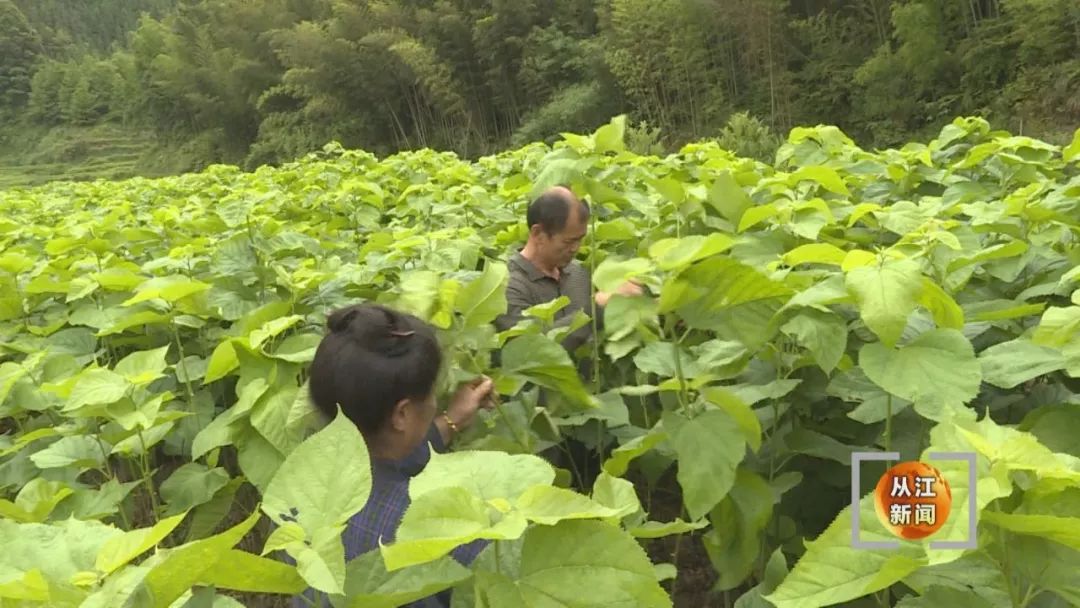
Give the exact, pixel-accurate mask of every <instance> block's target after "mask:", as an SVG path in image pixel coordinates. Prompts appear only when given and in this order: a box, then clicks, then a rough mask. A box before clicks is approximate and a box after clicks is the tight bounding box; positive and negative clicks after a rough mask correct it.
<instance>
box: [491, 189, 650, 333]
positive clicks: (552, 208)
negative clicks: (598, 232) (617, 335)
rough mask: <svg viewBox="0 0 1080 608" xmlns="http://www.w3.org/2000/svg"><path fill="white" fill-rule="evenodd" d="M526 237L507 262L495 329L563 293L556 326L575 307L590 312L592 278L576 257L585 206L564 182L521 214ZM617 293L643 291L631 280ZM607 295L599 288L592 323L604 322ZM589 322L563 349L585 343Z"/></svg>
mask: <svg viewBox="0 0 1080 608" xmlns="http://www.w3.org/2000/svg"><path fill="white" fill-rule="evenodd" d="M526 221H527V222H528V226H529V238H528V241H527V242H526V243H525V247H524V248H523V249H521V250H520V251H518V252H517V253H515V254H514V255H513V256H512V257H511V258H510V261H509V264H508V265H509V271H510V273H509V274H510V278H509V283H508V285H507V287H506V303H507V310H506V313H505V314H503V315H501V316H499V317H498V318H497V319H496V320H495V326H496V328H498V330H499V331H506V330H507V329H510V328H511V327H513V326H514V325H516V324H517V323H518V322H519V321H521V319H522V318H524V314H523V313H524V310H525V309H526V308H529V307H531V306H535V305H537V304H545V303H547V302H550V301H552V300H555V299H557V298H559V297H561V296H567V297H568V298H569V299H570V304H569V305H567V306H565V307H564V308H563V309H562V310H560V311H559V312H557V313H556V315H555V325H556V327H565V326H567V325H569V324H570V322H571V321H572V320H573V318H574V316H575V315H576V314H577V311H579V310H580V311H583V312H584V313H585V314H587V315H590V316H592V313H593V310H592V305H591V303H590V301H589V300H590V294H591V293H592V277H591V275H590V274H589V271H588V269H586V268H585V267H584V266H582V265H581V264H580V263H579V262H577V261H575V259H574V258H575V256H577V252H578V249H579V248H580V247H581V241H582V239H584V238H585V234H586V232H587V229H588V226H589V206H588V204H586V203H585V202H584V201H582V200H580V199H579V198H578V197H577V196H575V195H574V193H573V192H572V191H571V190H570V189H569V188H567V187H566V186H555V187H553V188H549V189H548V190H546V191H544V192H543V193H542V194H541V195H540V196H539V197H537V198H536V200H534V201H533V202H532V203H531V204H530V205H529V208H528V211H527V212H526ZM616 293H619V294H621V295H627V296H636V295H641V294H642V289H641V287H640V286H639V285H637V284H635V283H630V282H628V283H625V284H623V285H622V286H620V287H619V289H618V291H617V292H616ZM611 295H612V294H609V293H607V292H603V291H599V292H597V293H596V295H595V296H594V297H593V299H594V300H595V302H596V322H597V325H598V326H600V327H602V326H603V320H604V315H603V307H604V306H605V305H606V304H607V302H608V300H609V299H610V298H611ZM591 338H593V335H592V324H591V323H590V324H587V325H585V326H584V327H580V328H578V329H576V330H575V331H573V332H572V333H570V334H569V335H568V336H567V337H566V338H565V339H564V340H563V347H564V348H566V350H567V351H569V352H570V353H571V354H572V353H574V352H575V351H576V350H577V349H578V348H579V347H580V346H582V345H583V344H585V343H586V342H588V341H589V340H590V339H591Z"/></svg>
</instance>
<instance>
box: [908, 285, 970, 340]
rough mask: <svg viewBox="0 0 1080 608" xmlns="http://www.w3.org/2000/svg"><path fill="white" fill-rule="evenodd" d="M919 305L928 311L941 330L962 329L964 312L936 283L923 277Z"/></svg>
mask: <svg viewBox="0 0 1080 608" xmlns="http://www.w3.org/2000/svg"><path fill="white" fill-rule="evenodd" d="M919 304H921V305H922V306H923V307H924V308H926V309H927V310H928V311H930V314H932V315H933V316H934V322H935V323H937V326H938V327H940V328H943V329H946V328H947V329H963V328H964V311H963V309H961V308H960V305H959V304H957V303H956V300H954V299H953V298H952V296H950V295H949V294H948V293H946V292H945V290H944V289H942V288H941V287H940V286H939V285H938V284H937V283H935V282H933V281H931V280H930V279H928V278H926V277H923V292H922V295H921V296H920V297H919Z"/></svg>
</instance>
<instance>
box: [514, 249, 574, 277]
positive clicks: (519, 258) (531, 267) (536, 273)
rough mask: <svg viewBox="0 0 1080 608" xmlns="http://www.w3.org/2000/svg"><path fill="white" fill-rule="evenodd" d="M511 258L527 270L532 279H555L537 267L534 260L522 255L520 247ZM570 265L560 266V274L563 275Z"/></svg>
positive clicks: (526, 274) (518, 265)
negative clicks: (531, 260)
mask: <svg viewBox="0 0 1080 608" xmlns="http://www.w3.org/2000/svg"><path fill="white" fill-rule="evenodd" d="M510 260H511V261H512V262H513V263H514V264H515V265H517V267H518V268H520V269H522V270H524V271H525V276H527V277H529V280H530V281H539V280H540V279H552V280H554V278H552V277H550V276H548V275H546V274H544V273H543V271H541V270H540V269H539V268H537V267H536V264H533V263H532V262H530V261H529V259H528V258H526V257H525V256H523V255H521V250H520V249H518V250H517V251H516V252H515V253H514V255H513V256H512V257H511V258H510ZM569 266H570V265H569V264H567V265H566V266H563V267H562V268H559V275H560V276H562V275H564V274H566V269H567V268H568V267H569Z"/></svg>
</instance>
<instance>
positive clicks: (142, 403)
mask: <svg viewBox="0 0 1080 608" xmlns="http://www.w3.org/2000/svg"><path fill="white" fill-rule="evenodd" d="M624 124H625V123H624V119H623V118H622V117H619V118H616V119H614V120H612V122H611V123H610V124H608V125H606V126H604V127H602V128H601V129H599V130H598V131H597V132H595V133H592V134H587V135H576V134H565V135H564V138H563V139H562V140H561V141H560V142H559V143H557V144H556V145H554V146H547V145H543V144H532V145H528V146H525V147H523V148H521V149H518V150H512V151H508V152H505V153H502V154H499V155H497V156H493V157H488V158H484V159H481V160H479V161H477V162H473V163H470V162H465V161H462V160H459V159H458V158H456V157H454V156H453V155H451V154H445V153H437V152H434V151H430V150H424V151H416V152H410V153H403V154H400V155H397V156H393V157H390V158H385V159H382V160H380V159H377V158H375V157H373V156H371V155H369V154H367V153H364V152H361V151H346V150H342V149H340V148H337V147H335V146H329V147H327V148H326V149H325V150H324V151H323V152H321V153H319V154H314V155H311V156H309V157H308V158H305V159H303V160H301V161H299V162H296V163H294V164H290V165H286V166H283V167H280V168H276V169H271V168H264V169H261V170H259V171H256V172H253V173H244V172H241V171H239V170H237V169H235V168H232V167H221V166H219V167H212V168H210V169H208V170H206V171H205V172H202V173H199V174H192V175H184V176H179V177H170V178H165V179H155V180H146V179H132V180H127V181H121V182H95V183H79V184H72V183H54V184H50V185H46V186H43V187H40V188H37V189H33V190H9V191H6V192H0V425H2V429H0V433H2V435H0V486H2V488H3V499H0V546H2V547H3V551H2V552H0V605H3V606H5V607H6V606H56V607H68V606H70V607H76V606H77V607H83V608H90V607H101V608H105V607H119V606H131V607H142V606H154V607H170V606H177V607H181V606H190V607H195V606H200V607H201V606H214V607H228V606H237V605H243V606H284V605H288V602H289V601H291V597H292V596H294V595H296V594H297V593H299V592H301V591H302V590H304V589H306V588H309V587H311V588H314V589H316V590H318V591H320V592H322V593H323V594H324V595H325V596H327V597H329V598H330V599H331V600H332V601H333V602H334V605H337V606H358V607H359V606H362V607H364V608H368V607H379V606H385V607H390V606H396V605H399V604H401V603H404V602H407V601H410V600H413V599H416V598H419V597H424V596H426V595H430V594H432V593H434V592H438V591H440V590H444V589H451V588H452V589H453V604H454V606H455V607H456V608H466V607H472V606H476V607H491V608H503V607H518V606H522V607H533V608H555V607H573V608H584V607H594V606H595V607H599V606H605V607H609V606H610V607H615V606H619V607H626V608H630V607H635V608H636V607H641V608H652V607H663V606H678V607H680V608H681V607H682V606H687V607H693V608H697V607H701V606H727V607H731V606H735V607H737V608H768V607H775V608H813V607H818V606H834V605H842V606H867V607H873V606H881V607H884V606H897V607H901V608H930V607H935V608H936V607H940V606H949V607H959V608H981V607H998V606H1001V607H1031V608H1036V607H1038V608H1056V607H1065V606H1077V605H1080V574H1078V572H1080V441H1078V437H1080V269H1078V268H1080V247H1078V242H1080V131H1078V132H1077V137H1076V139H1075V140H1074V141H1073V143H1072V144H1071V145H1069V146H1066V147H1058V146H1053V145H1050V144H1047V143H1044V142H1041V141H1037V140H1033V139H1030V138H1026V137H1019V136H1013V135H1010V134H1008V133H999V132H993V131H991V130H990V128H989V126H988V125H987V123H985V122H984V121H982V120H980V119H957V120H956V121H955V122H954V123H953V124H951V125H948V126H946V127H945V128H944V129H943V130H942V131H941V132H940V135H939V136H938V137H937V138H936V139H934V140H933V141H930V142H925V143H911V144H909V145H907V146H905V147H903V148H902V149H895V150H882V151H877V152H871V151H866V150H862V149H860V148H858V147H857V146H856V145H855V144H854V143H853V142H852V141H851V140H849V139H848V138H847V137H846V136H845V135H844V134H843V133H842V132H840V131H839V130H837V129H836V128H833V127H825V126H819V127H816V128H800V129H796V130H794V131H792V133H791V134H790V136H789V138H788V140H787V143H786V144H785V145H784V146H783V147H782V148H781V149H780V151H779V152H778V154H777V158H776V161H775V164H773V165H767V164H763V163H760V162H757V161H753V160H748V159H742V158H737V157H735V156H733V155H731V154H730V153H728V152H726V151H724V150H722V149H720V148H718V147H717V146H716V145H715V144H712V143H699V144H693V145H688V146H686V147H685V148H683V149H682V150H680V151H679V152H678V153H677V154H673V155H671V156H668V157H666V158H659V157H655V156H640V155H637V154H634V153H632V152H629V151H627V150H626V149H625V146H624V143H623V128H624ZM555 183H568V184H571V185H572V186H573V187H574V188H575V190H576V191H577V192H579V193H581V194H582V195H585V196H587V198H588V200H589V201H590V203H591V204H592V206H593V210H594V213H593V214H592V217H591V230H590V233H589V236H588V237H587V241H586V243H585V245H584V246H583V248H582V252H581V260H582V263H584V264H586V265H587V266H589V267H590V268H592V269H593V271H594V282H595V284H596V288H598V289H611V288H612V287H613V286H616V285H617V284H618V283H620V282H621V281H623V280H625V279H628V278H633V279H635V280H638V281H640V282H641V283H643V284H644V285H646V286H647V287H648V289H649V292H650V294H651V295H650V296H649V297H645V298H620V297H616V298H614V299H613V300H612V302H611V303H610V304H609V306H608V307H607V309H606V310H604V315H605V319H604V320H605V328H604V333H603V334H602V338H601V339H600V340H598V341H597V342H595V343H593V344H590V345H588V346H586V347H583V349H582V350H583V352H579V353H576V355H577V356H578V357H581V358H585V359H591V360H592V361H593V362H594V364H595V365H593V366H592V369H593V370H594V372H593V374H592V376H591V377H588V378H585V379H580V378H579V377H578V375H577V373H576V371H575V368H574V365H573V363H572V361H571V359H570V357H569V355H568V354H567V353H566V352H565V351H564V350H563V349H562V347H561V346H560V345H559V343H558V339H559V337H560V335H561V333H562V332H564V331H567V330H568V329H567V328H561V329H554V328H553V327H552V325H551V320H552V315H553V314H554V311H555V310H557V308H558V307H559V306H561V305H563V302H560V301H555V302H553V303H551V304H548V305H541V306H537V307H535V308H534V309H532V310H531V311H530V316H529V319H528V320H527V321H526V322H523V323H522V324H520V325H519V326H518V327H515V328H513V329H510V330H508V331H506V332H503V333H498V332H497V331H496V330H495V329H494V327H493V325H492V321H493V320H494V318H495V316H496V315H498V314H499V313H500V312H502V310H503V307H504V306H505V298H504V289H505V284H506V279H507V274H506V268H505V260H506V258H507V256H508V255H509V254H510V253H511V252H512V251H513V250H514V249H515V248H516V247H519V246H520V245H521V244H522V243H523V241H524V237H525V232H526V229H525V226H524V207H525V205H526V204H527V202H528V200H530V198H531V197H532V196H533V195H534V194H535V193H536V192H537V191H538V190H539V189H541V188H543V187H545V186H548V185H552V184H555ZM360 300H370V301H378V302H385V303H388V304H392V305H394V306H398V307H401V308H403V309H407V310H410V311H412V312H415V313H417V314H419V315H421V316H423V317H424V318H426V319H428V320H430V321H431V322H432V323H433V324H435V325H436V326H437V327H438V328H439V330H440V333H441V337H442V339H443V342H444V344H445V347H446V350H447V352H448V353H449V357H450V362H449V365H448V369H447V370H446V371H447V373H446V374H445V377H444V378H443V379H442V380H441V387H442V391H443V392H444V393H445V392H446V391H448V390H449V388H450V387H452V386H453V385H455V384H456V383H457V382H459V381H461V380H464V379H467V378H469V377H471V376H473V375H475V374H477V373H487V374H489V375H492V376H493V377H494V378H496V380H497V386H498V391H499V393H500V395H501V404H500V406H499V407H498V408H497V409H496V410H493V411H492V412H491V414H490V415H486V416H485V418H484V419H483V421H482V422H480V423H478V424H477V425H476V426H475V427H474V428H473V429H471V430H470V431H469V434H468V436H467V437H464V438H463V439H464V442H463V444H462V445H461V446H459V447H462V448H468V449H467V450H464V449H461V450H458V451H454V452H451V453H448V454H439V455H436V456H435V457H434V458H433V460H432V461H431V463H430V465H429V466H428V468H427V469H426V470H425V471H424V472H423V473H422V474H421V475H420V476H419V477H417V478H416V479H415V481H414V482H413V484H412V486H411V489H410V494H411V497H412V500H413V506H412V507H411V508H410V510H409V512H408V513H407V514H406V516H405V519H404V521H403V523H402V527H401V529H400V532H399V534H398V538H397V541H396V542H395V543H393V544H390V545H385V546H383V547H382V548H381V549H380V550H377V551H373V552H371V553H369V554H365V555H362V556H360V557H358V558H356V559H354V560H351V561H348V562H346V560H345V557H344V552H343V548H342V544H341V541H340V538H339V535H340V532H341V530H342V527H343V525H344V523H345V521H346V520H347V519H348V518H349V516H351V515H352V514H353V513H355V512H356V511H358V510H359V509H360V507H361V506H362V505H363V504H364V502H365V500H366V497H367V495H368V492H369V491H370V473H369V470H368V455H367V452H366V451H365V449H364V444H363V442H362V440H361V438H360V436H359V434H358V432H357V431H356V429H355V427H352V426H351V425H350V424H348V423H347V421H346V420H345V419H344V418H342V417H339V418H336V419H334V420H333V421H329V422H326V421H319V420H317V419H316V418H315V417H314V416H313V415H312V413H311V410H310V409H309V407H308V403H307V401H306V399H305V397H306V393H305V390H306V387H305V380H306V379H305V366H306V364H307V363H308V362H309V361H310V360H311V358H312V356H313V354H314V349H315V347H316V345H317V344H318V341H319V338H320V336H321V334H322V331H323V330H322V326H323V323H324V321H325V318H326V315H327V313H328V312H329V311H330V310H332V309H333V308H335V307H337V306H340V305H344V304H348V303H353V302H356V301H360ZM579 321H580V322H581V323H592V322H594V320H593V319H590V318H588V317H587V316H580V317H579ZM495 355H497V356H495ZM541 388H543V389H545V391H546V392H547V393H549V394H551V395H553V398H552V399H551V400H550V402H548V403H547V404H546V407H539V406H538V392H539V390H540V389H541ZM566 437H573V438H575V439H576V440H578V441H580V442H583V443H584V444H585V445H586V446H588V447H589V448H590V449H592V450H593V451H594V452H596V453H597V457H596V458H595V459H594V460H592V461H589V460H588V459H580V458H579V459H578V461H575V462H574V464H573V465H572V467H573V468H578V467H581V468H585V467H588V466H589V465H590V462H592V463H594V464H593V467H594V469H595V468H596V466H597V464H596V463H599V465H600V467H599V470H593V471H591V472H588V471H583V470H582V471H577V472H578V473H579V474H585V476H586V477H588V478H590V479H591V478H595V483H594V484H592V485H591V487H584V488H581V487H574V486H573V485H572V484H571V483H570V480H571V479H572V476H571V475H570V474H569V471H567V470H561V469H555V468H553V467H552V466H551V465H549V464H547V462H546V461H545V460H543V459H541V458H539V457H538V456H536V454H538V453H540V452H542V451H545V450H548V449H549V448H552V447H553V446H554V447H555V449H558V446H559V445H561V440H562V439H563V438H566ZM852 451H897V452H899V453H900V454H901V457H902V460H910V459H918V458H920V457H925V456H926V455H927V454H929V453H932V452H940V451H968V452H976V453H977V454H978V470H977V479H978V486H977V488H974V489H973V488H970V487H968V484H967V481H966V480H967V476H968V471H967V464H966V463H964V462H962V461H955V462H953V461H940V462H935V463H934V464H935V466H937V467H938V468H939V469H940V470H941V471H942V473H943V474H944V475H945V477H946V479H947V480H948V481H949V483H950V485H951V490H952V504H953V510H952V512H951V513H950V514H949V518H948V520H947V522H946V523H945V525H944V527H943V528H942V530H941V532H940V533H939V534H937V535H936V536H934V537H931V538H930V539H928V540H924V541H902V542H901V543H900V546H899V548H897V549H892V550H858V549H854V548H852V547H851V537H852V533H851V519H852V518H851V512H850V510H851V506H850V505H851V500H852V496H851V492H852V481H853V479H852V472H851V467H850V464H851V452H852ZM890 464H894V463H885V462H878V463H868V464H864V465H863V466H862V468H861V479H860V482H861V487H862V488H863V494H864V497H863V498H862V501H861V502H860V503H859V504H860V507H859V508H860V513H861V525H862V529H861V531H860V533H859V536H860V538H861V540H863V541H873V540H893V537H892V536H891V535H890V534H889V533H888V532H887V530H886V529H885V528H884V527H883V526H881V524H880V523H878V521H877V519H876V517H875V515H874V505H873V499H872V496H871V495H870V494H869V492H870V489H871V488H872V487H873V484H874V483H875V482H876V481H877V479H878V476H879V475H880V474H881V473H882V472H883V470H884V469H885V468H886V467H887V466H889V465H890ZM874 465H877V466H874ZM973 490H974V491H975V498H974V501H969V497H970V495H971V492H972V491H973ZM972 506H973V507H974V509H975V510H976V512H977V513H976V516H977V518H978V548H977V549H966V550H957V549H941V548H934V547H931V546H930V544H929V542H930V541H940V540H953V541H963V540H967V521H968V516H969V513H970V512H969V509H970V508H972ZM475 539H487V540H489V541H491V543H490V544H489V545H488V548H487V549H486V550H485V552H484V553H483V554H482V555H481V557H480V558H479V559H478V561H477V562H476V563H475V564H473V565H472V566H471V567H469V568H466V567H463V566H461V565H459V564H458V563H457V562H455V561H453V560H452V558H450V556H449V551H450V550H451V549H452V548H453V547H455V546H456V545H459V544H462V543H465V542H468V541H471V540H475ZM293 564H295V565H293Z"/></svg>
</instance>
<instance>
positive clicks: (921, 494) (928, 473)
mask: <svg viewBox="0 0 1080 608" xmlns="http://www.w3.org/2000/svg"><path fill="white" fill-rule="evenodd" d="M874 507H875V510H876V511H877V516H878V519H879V520H880V521H881V523H882V524H884V525H885V527H886V528H888V529H889V531H891V532H892V533H893V534H895V535H896V536H899V537H900V538H904V539H907V540H917V539H920V538H926V537H927V536H930V535H931V534H933V533H935V532H937V531H938V530H940V529H941V526H942V525H944V524H945V520H946V519H948V518H949V509H951V508H952V491H951V490H949V483H948V482H947V481H945V478H944V477H942V476H941V472H940V471H938V470H937V469H936V468H934V467H932V466H930V465H928V464H926V463H923V462H917V461H908V462H901V463H900V464H897V465H895V466H893V467H892V468H891V469H889V470H888V471H885V474H884V475H882V476H881V479H880V480H878V483H877V487H876V488H875V489H874Z"/></svg>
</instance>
